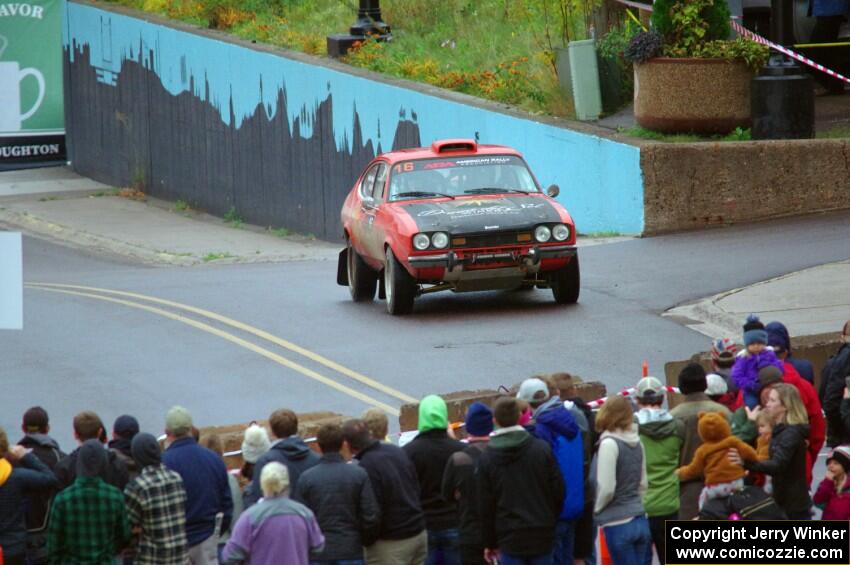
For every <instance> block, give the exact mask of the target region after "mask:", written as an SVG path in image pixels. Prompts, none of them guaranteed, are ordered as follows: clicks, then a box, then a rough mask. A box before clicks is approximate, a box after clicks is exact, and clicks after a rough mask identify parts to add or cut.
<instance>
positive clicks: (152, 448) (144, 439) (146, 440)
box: [130, 434, 162, 468]
mask: <svg viewBox="0 0 850 565" xmlns="http://www.w3.org/2000/svg"><path fill="white" fill-rule="evenodd" d="M130 452H131V453H132V454H133V460H135V462H136V463H138V464H139V467H142V468H144V467H149V466H151V465H159V463H160V461H161V460H162V450H160V448H159V442H158V441H156V438H155V437H153V436H152V435H151V434H136V437H134V438H133V443H132V444H131V445H130Z"/></svg>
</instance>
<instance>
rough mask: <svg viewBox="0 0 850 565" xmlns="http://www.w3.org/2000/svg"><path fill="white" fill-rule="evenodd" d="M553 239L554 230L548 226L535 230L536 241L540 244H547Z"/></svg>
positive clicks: (538, 227)
mask: <svg viewBox="0 0 850 565" xmlns="http://www.w3.org/2000/svg"><path fill="white" fill-rule="evenodd" d="M551 237H552V230H550V229H549V228H548V227H547V226H537V228H535V230H534V239H536V240H537V241H538V242H540V243H546V242H547V241H549V238H551Z"/></svg>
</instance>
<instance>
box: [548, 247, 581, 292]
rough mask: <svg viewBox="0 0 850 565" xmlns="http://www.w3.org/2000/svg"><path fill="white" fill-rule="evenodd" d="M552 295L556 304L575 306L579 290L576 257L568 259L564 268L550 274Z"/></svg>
mask: <svg viewBox="0 0 850 565" xmlns="http://www.w3.org/2000/svg"><path fill="white" fill-rule="evenodd" d="M551 277H552V295H553V296H554V297H555V302H557V303H558V304H575V303H576V302H578V295H579V291H580V290H581V274H580V272H579V264H578V255H576V256H575V257H573V258H572V259H570V262H569V263H567V264H566V266H564V267H562V268H560V269H558V270H557V271H555V272H554V273H552V276H551Z"/></svg>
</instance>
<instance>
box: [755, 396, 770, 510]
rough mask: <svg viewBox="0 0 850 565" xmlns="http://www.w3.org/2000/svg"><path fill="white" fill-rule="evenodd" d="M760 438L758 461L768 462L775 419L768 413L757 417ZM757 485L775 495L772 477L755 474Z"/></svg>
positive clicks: (757, 442)
mask: <svg viewBox="0 0 850 565" xmlns="http://www.w3.org/2000/svg"><path fill="white" fill-rule="evenodd" d="M756 425H757V426H758V432H759V437H758V439H757V440H756V459H758V460H759V461H767V460H768V459H770V438H771V437H772V436H773V418H772V417H771V415H770V414H769V413H768V412H767V411H762V412H759V415H758V416H756ZM755 475H756V477H755V483H756V484H757V485H759V486H761V487H762V488H763V489H764V492H766V493H767V494H773V483H772V482H771V480H770V475H765V474H764V473H755Z"/></svg>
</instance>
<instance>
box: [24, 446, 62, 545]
mask: <svg viewBox="0 0 850 565" xmlns="http://www.w3.org/2000/svg"><path fill="white" fill-rule="evenodd" d="M18 445H20V446H22V447H26V448H27V449H31V450H32V454H33V455H35V456H36V457H37V458H38V460H39V461H41V462H42V463H44V464H45V465H47V468H48V469H50V470H51V472H52V471H53V470H54V469H55V468H56V465H57V464H58V463H59V461H61V460H62V458H63V457H65V454H64V453H62V450H60V449H59V444H58V443H56V440H54V439H53V438H52V437H50V436H49V435H47V434H39V433H33V434H26V435H25V436H24V437H23V438H21V441H19V442H18ZM54 494H55V490H54V489H49V490H44V491H41V492H32V493H29V494H27V500H28V501H29V510H28V511H27V530H28V531H29V532H31V533H36V532H44V531H47V516H48V514H49V512H50V499H51V498H53V495H54Z"/></svg>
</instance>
